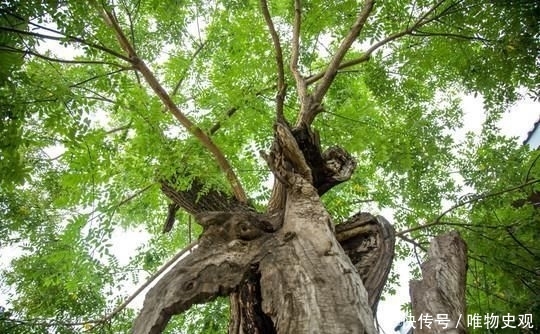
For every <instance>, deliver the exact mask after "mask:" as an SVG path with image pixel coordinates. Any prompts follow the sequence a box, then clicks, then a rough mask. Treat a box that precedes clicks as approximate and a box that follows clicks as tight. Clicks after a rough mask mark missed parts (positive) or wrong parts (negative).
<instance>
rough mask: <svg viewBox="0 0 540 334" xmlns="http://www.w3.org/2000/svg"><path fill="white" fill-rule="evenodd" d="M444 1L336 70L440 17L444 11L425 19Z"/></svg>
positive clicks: (311, 80)
mask: <svg viewBox="0 0 540 334" xmlns="http://www.w3.org/2000/svg"><path fill="white" fill-rule="evenodd" d="M445 1H446V0H440V1H439V2H438V3H436V4H435V5H434V6H433V7H431V8H430V9H429V10H428V11H426V12H425V13H424V14H422V15H421V16H420V17H419V18H418V20H416V21H415V22H414V23H413V24H412V25H411V26H408V27H407V28H405V29H403V30H402V31H400V32H397V33H394V34H391V35H389V36H387V37H386V38H384V39H382V40H381V41H379V42H377V43H375V44H373V45H372V46H371V47H369V49H367V50H366V51H365V52H364V53H363V54H362V55H361V56H360V57H358V58H356V59H352V60H349V61H346V62H343V63H339V64H338V66H337V69H336V72H337V71H338V70H341V69H344V68H347V67H351V66H354V65H358V64H361V63H364V62H366V61H368V60H369V59H370V58H371V55H372V54H373V52H375V51H376V50H377V49H379V48H380V47H382V46H384V45H386V44H388V43H390V42H392V41H394V40H396V39H398V38H400V37H403V36H405V35H410V34H411V33H412V32H413V31H415V30H416V29H418V28H420V27H422V26H424V25H426V24H428V23H429V22H431V21H433V20H435V19H438V18H440V17H441V16H443V15H444V13H445V11H444V12H442V13H440V14H438V15H435V16H433V17H431V18H429V19H427V17H428V16H429V14H431V13H432V12H433V11H434V10H436V9H437V8H438V7H439V6H441V5H442V4H443V3H444V2H445ZM329 67H330V65H329ZM327 72H328V71H323V72H320V73H318V74H316V75H312V76H310V77H309V78H307V79H306V83H307V85H310V84H313V83H315V82H317V81H319V80H321V79H322V78H324V77H325V75H326V74H327Z"/></svg>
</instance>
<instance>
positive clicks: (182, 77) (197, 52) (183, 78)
mask: <svg viewBox="0 0 540 334" xmlns="http://www.w3.org/2000/svg"><path fill="white" fill-rule="evenodd" d="M205 45H206V42H204V43H201V44H200V45H199V47H198V48H197V50H195V52H193V54H192V55H191V58H190V59H189V63H190V64H192V63H193V61H194V60H195V58H197V55H199V53H200V52H201V51H202V49H204V46H205ZM190 66H191V65H189V66H186V68H185V69H184V71H183V72H182V74H181V75H180V80H178V83H177V84H176V85H175V86H174V89H173V90H172V92H171V96H175V95H176V94H177V93H178V90H179V89H180V87H181V86H182V83H183V82H184V80H185V79H186V76H187V72H188V69H189V67H190Z"/></svg>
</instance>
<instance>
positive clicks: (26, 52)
mask: <svg viewBox="0 0 540 334" xmlns="http://www.w3.org/2000/svg"><path fill="white" fill-rule="evenodd" d="M0 30H1V29H0ZM0 50H1V51H6V52H12V53H21V54H23V55H30V56H34V57H36V58H40V59H44V60H47V61H52V62H55V63H62V64H84V65H109V66H116V67H119V68H121V69H122V70H128V69H129V67H126V66H123V65H120V64H118V63H113V62H108V61H101V60H69V59H58V58H53V57H49V56H45V55H42V54H40V53H37V52H35V51H32V50H21V49H17V48H14V47H10V46H6V45H0Z"/></svg>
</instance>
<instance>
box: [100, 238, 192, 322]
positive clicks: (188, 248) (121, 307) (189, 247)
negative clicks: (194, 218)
mask: <svg viewBox="0 0 540 334" xmlns="http://www.w3.org/2000/svg"><path fill="white" fill-rule="evenodd" d="M197 243H198V240H197V241H193V242H192V243H190V244H189V245H187V246H186V247H185V248H184V249H182V250H181V251H180V252H178V253H177V254H176V255H175V256H173V257H172V258H171V259H170V260H169V261H167V263H165V264H164V265H163V266H162V267H161V268H159V270H158V271H156V272H155V273H154V274H152V276H150V277H148V279H147V280H146V282H144V283H143V284H142V285H141V286H139V287H138V288H137V290H135V292H133V293H132V294H131V295H130V296H129V297H128V298H127V299H126V300H124V302H123V303H122V304H120V305H118V306H117V307H116V308H115V309H114V310H113V311H111V312H110V313H109V314H107V315H106V316H104V317H103V318H100V319H98V320H95V321H91V322H92V323H95V324H97V325H98V324H102V323H105V322H107V321H109V320H111V319H112V318H114V317H115V316H116V315H117V314H118V313H120V312H122V310H124V309H125V308H126V307H127V306H128V305H129V304H130V303H131V302H132V301H133V299H135V298H136V297H137V296H138V295H139V294H140V293H141V292H142V291H143V290H144V289H146V288H147V287H148V286H149V285H150V284H151V283H152V282H153V281H155V280H156V279H157V278H158V277H159V276H160V275H161V274H163V273H164V272H165V271H166V270H167V269H169V268H170V267H171V266H172V265H173V264H175V263H176V261H178V259H180V258H181V257H182V256H184V255H185V254H186V253H187V252H189V251H191V250H192V249H193V248H194V247H195V246H196V245H197ZM94 327H95V326H94ZM90 330H91V329H90Z"/></svg>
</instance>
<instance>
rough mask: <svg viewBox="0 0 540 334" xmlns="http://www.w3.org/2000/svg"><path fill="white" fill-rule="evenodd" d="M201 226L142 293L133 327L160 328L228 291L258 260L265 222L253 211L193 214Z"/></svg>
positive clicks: (145, 331)
mask: <svg viewBox="0 0 540 334" xmlns="http://www.w3.org/2000/svg"><path fill="white" fill-rule="evenodd" d="M198 220H199V222H200V223H201V224H202V225H203V226H204V232H203V235H202V236H201V238H200V240H199V242H198V245H199V246H198V247H197V248H196V249H195V250H194V251H193V252H192V253H191V254H190V255H188V256H187V257H185V258H184V259H182V260H180V261H179V262H178V263H177V264H176V265H175V266H174V267H173V268H172V269H171V270H170V271H169V272H168V273H167V274H166V275H165V276H164V277H163V278H162V279H161V280H160V281H159V282H158V283H156V285H155V286H154V287H153V288H152V289H150V291H149V292H148V293H147V295H146V299H145V301H144V305H143V308H142V310H141V312H140V314H139V316H138V317H137V319H136V320H135V324H134V327H133V333H135V334H156V333H161V332H162V331H163V329H164V328H165V326H166V325H167V323H168V321H169V319H170V318H171V316H173V315H174V314H178V313H181V312H182V311H185V310H187V309H188V308H189V307H191V305H193V304H197V303H203V302H206V301H209V300H212V299H214V298H216V297H217V296H225V295H227V294H229V293H231V292H232V291H233V290H234V289H235V288H236V287H237V286H238V285H239V284H240V283H241V282H242V281H243V280H244V279H245V278H246V275H247V274H248V273H249V271H250V269H251V265H252V264H253V263H257V262H258V261H260V250H261V246H262V244H263V243H265V242H266V241H269V242H272V240H269V237H270V236H271V234H269V233H267V231H268V228H269V226H268V225H267V224H266V223H265V222H264V220H259V219H258V217H257V215H255V214H237V215H234V214H231V213H227V212H214V213H207V214H202V215H199V216H198Z"/></svg>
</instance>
